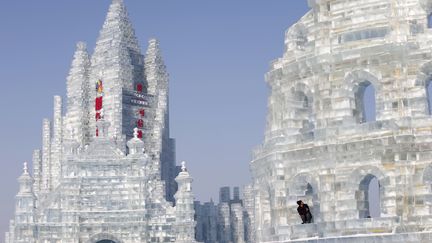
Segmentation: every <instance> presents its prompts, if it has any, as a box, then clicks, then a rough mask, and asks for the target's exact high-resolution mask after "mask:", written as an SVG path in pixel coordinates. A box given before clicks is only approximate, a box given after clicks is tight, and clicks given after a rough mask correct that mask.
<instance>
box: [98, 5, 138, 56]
mask: <svg viewBox="0 0 432 243" xmlns="http://www.w3.org/2000/svg"><path fill="white" fill-rule="evenodd" d="M107 40H110V42H111V43H109V44H111V45H112V46H116V45H118V44H122V45H126V46H127V47H128V48H129V49H132V50H133V51H136V52H141V51H140V48H139V44H138V40H137V38H136V36H135V30H134V29H133V27H132V24H131V22H130V20H129V16H128V13H127V10H126V7H125V5H124V3H123V1H122V0H113V1H112V3H111V6H110V7H109V10H108V14H107V16H106V19H105V22H104V25H103V27H102V30H101V31H100V34H99V38H98V41H97V43H96V49H98V46H99V47H100V46H101V45H104V44H106V43H104V42H105V41H107ZM95 52H96V51H95Z"/></svg>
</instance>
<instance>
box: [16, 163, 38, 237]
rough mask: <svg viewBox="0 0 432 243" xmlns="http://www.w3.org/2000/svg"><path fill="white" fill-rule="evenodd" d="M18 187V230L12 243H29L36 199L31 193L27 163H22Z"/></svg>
mask: <svg viewBox="0 0 432 243" xmlns="http://www.w3.org/2000/svg"><path fill="white" fill-rule="evenodd" d="M18 182H19V185H20V188H19V192H18V194H17V195H16V197H15V198H16V205H15V221H14V224H15V229H16V230H18V234H16V239H15V241H14V243H21V242H22V243H24V242H31V241H30V240H29V239H31V238H32V237H33V230H34V229H33V228H34V211H35V201H36V197H35V195H34V192H33V178H32V177H31V176H30V174H29V173H28V168H27V163H26V162H25V163H24V169H23V174H22V175H21V176H20V177H19V178H18Z"/></svg>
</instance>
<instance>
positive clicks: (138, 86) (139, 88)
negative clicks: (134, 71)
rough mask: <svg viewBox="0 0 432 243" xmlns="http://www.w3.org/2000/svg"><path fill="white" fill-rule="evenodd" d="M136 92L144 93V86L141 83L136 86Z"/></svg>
mask: <svg viewBox="0 0 432 243" xmlns="http://www.w3.org/2000/svg"><path fill="white" fill-rule="evenodd" d="M136 91H138V92H140V93H141V92H142V91H143V85H142V84H140V83H138V84H137V85H136Z"/></svg>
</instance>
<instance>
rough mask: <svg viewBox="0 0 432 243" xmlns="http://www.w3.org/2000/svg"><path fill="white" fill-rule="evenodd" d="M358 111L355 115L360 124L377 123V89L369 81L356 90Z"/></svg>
mask: <svg viewBox="0 0 432 243" xmlns="http://www.w3.org/2000/svg"><path fill="white" fill-rule="evenodd" d="M355 89H356V90H355V101H356V109H355V112H354V114H355V115H356V117H357V120H358V121H359V122H360V123H363V122H370V121H375V119H376V105H375V87H374V86H373V85H372V83H371V82H369V81H363V82H361V83H360V84H358V85H357V87H356V88H355Z"/></svg>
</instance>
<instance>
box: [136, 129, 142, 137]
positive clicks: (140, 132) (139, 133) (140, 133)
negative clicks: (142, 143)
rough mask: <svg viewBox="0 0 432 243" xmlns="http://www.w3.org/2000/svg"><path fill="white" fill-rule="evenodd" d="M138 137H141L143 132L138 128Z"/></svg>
mask: <svg viewBox="0 0 432 243" xmlns="http://www.w3.org/2000/svg"><path fill="white" fill-rule="evenodd" d="M137 137H138V138H142V137H143V133H142V131H141V130H138V136H137Z"/></svg>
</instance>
